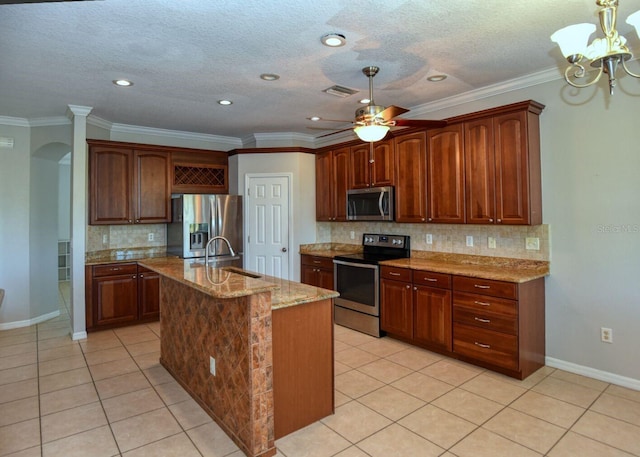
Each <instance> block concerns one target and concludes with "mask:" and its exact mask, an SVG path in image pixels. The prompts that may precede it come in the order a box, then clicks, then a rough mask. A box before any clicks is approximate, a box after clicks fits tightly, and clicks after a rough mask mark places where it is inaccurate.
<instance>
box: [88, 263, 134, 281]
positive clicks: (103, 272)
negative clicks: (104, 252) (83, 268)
mask: <svg viewBox="0 0 640 457" xmlns="http://www.w3.org/2000/svg"><path fill="white" fill-rule="evenodd" d="M136 273H138V264H136V263H110V264H107V265H95V266H94V267H93V277H94V278H96V277H100V276H113V275H126V274H132V275H135V274H136Z"/></svg>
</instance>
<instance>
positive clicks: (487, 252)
mask: <svg viewBox="0 0 640 457" xmlns="http://www.w3.org/2000/svg"><path fill="white" fill-rule="evenodd" d="M363 233H385V234H390V235H409V236H411V250H412V251H433V252H445V253H454V254H470V255H482V256H489V257H509V258H516V259H529V260H544V261H549V260H550V258H549V252H550V241H551V239H550V231H549V225H547V224H542V225H534V226H520V225H471V224H468V225H454V224H396V223H389V222H318V223H317V225H316V234H317V239H316V242H317V243H347V244H361V243H362V234H363ZM352 234H353V238H352V236H351V235H352ZM427 234H431V237H432V244H427V242H426V236H427ZM468 236H472V237H473V247H469V246H467V243H466V241H467V237H468ZM490 237H491V238H494V239H495V242H496V247H495V248H489V238H490ZM527 238H538V240H539V244H540V249H539V250H529V249H526V239H527Z"/></svg>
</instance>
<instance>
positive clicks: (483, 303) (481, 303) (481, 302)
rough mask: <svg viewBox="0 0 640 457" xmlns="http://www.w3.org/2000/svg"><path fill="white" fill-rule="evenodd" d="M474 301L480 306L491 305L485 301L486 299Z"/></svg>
mask: <svg viewBox="0 0 640 457" xmlns="http://www.w3.org/2000/svg"><path fill="white" fill-rule="evenodd" d="M474 303H475V304H476V305H481V306H491V303H487V302H486V301H477V300H476V301H474Z"/></svg>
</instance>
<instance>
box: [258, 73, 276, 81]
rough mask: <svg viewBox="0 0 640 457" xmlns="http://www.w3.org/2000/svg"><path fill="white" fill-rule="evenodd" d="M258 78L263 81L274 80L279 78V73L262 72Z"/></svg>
mask: <svg viewBox="0 0 640 457" xmlns="http://www.w3.org/2000/svg"><path fill="white" fill-rule="evenodd" d="M260 79H264V80H265V81H276V80H278V79H280V75H276V74H275V73H262V74H261V75H260Z"/></svg>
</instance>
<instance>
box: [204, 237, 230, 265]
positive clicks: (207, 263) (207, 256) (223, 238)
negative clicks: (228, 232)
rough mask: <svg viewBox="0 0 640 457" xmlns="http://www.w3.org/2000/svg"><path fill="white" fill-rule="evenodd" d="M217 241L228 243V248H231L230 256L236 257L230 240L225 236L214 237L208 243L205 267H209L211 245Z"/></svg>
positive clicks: (205, 251) (205, 253) (205, 252)
mask: <svg viewBox="0 0 640 457" xmlns="http://www.w3.org/2000/svg"><path fill="white" fill-rule="evenodd" d="M216 240H222V241H224V242H225V243H227V247H228V248H229V255H231V256H233V257H235V255H236V252H235V251H234V250H233V248H232V247H231V243H230V242H229V240H228V239H226V238H225V237H224V236H214V237H213V238H211V239H210V240H209V241H208V242H207V246H206V247H205V248H204V264H205V266H208V265H209V246H210V245H211V243H212V242H214V241H216Z"/></svg>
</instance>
